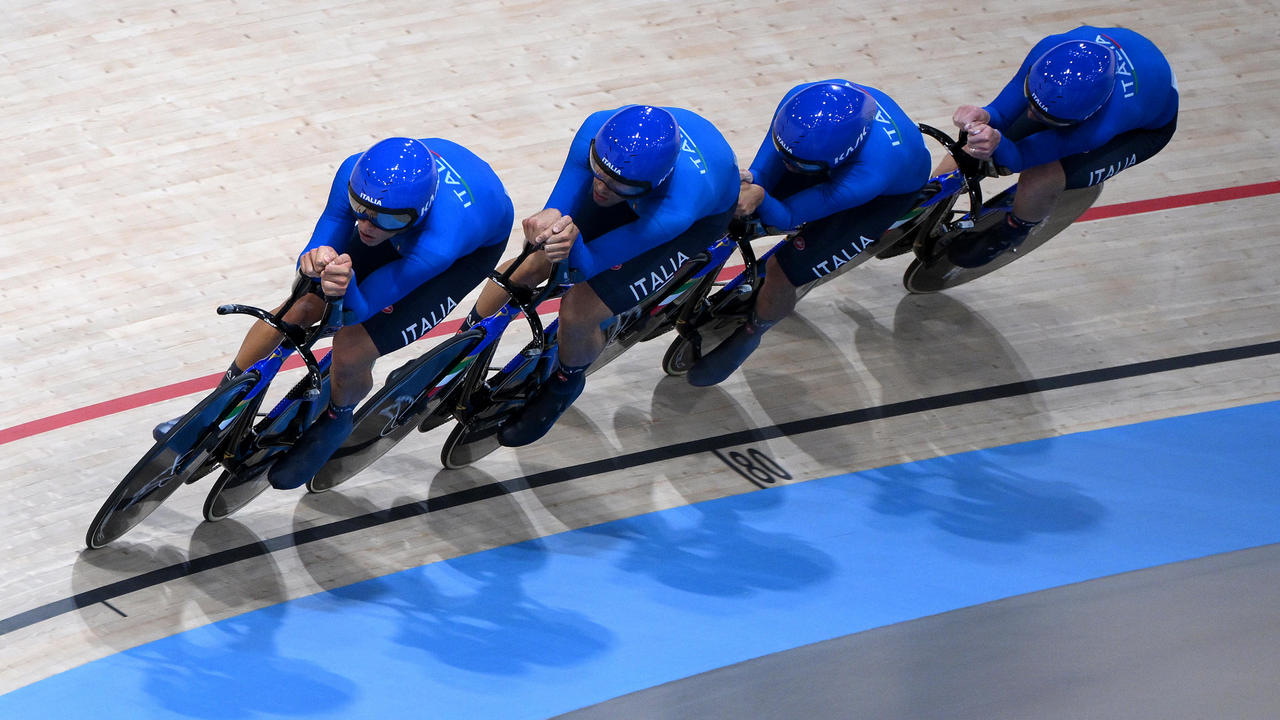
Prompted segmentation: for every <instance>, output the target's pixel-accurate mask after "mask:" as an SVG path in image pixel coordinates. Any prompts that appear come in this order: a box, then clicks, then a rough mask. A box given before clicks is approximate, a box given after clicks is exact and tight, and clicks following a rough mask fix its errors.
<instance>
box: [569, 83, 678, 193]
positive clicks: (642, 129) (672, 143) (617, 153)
mask: <svg viewBox="0 0 1280 720" xmlns="http://www.w3.org/2000/svg"><path fill="white" fill-rule="evenodd" d="M679 154H680V126H679V125H677V124H676V118H675V116H674V115H672V114H671V113H670V112H668V111H666V110H663V109H662V108H660V107H653V106H652V105H631V106H630V107H625V108H622V109H621V110H619V111H618V112H616V113H614V114H613V116H612V117H610V118H609V119H608V120H605V122H604V125H602V126H600V130H599V132H597V133H596V136H595V138H594V139H592V141H591V164H592V166H593V167H592V172H595V173H596V174H597V176H599V177H600V178H601V179H602V180H606V179H607V180H610V181H612V182H611V183H610V187H611V189H613V190H614V192H617V193H618V194H619V195H622V196H624V197H634V196H636V195H643V194H644V193H646V192H648V191H650V190H652V189H653V188H656V187H658V186H659V185H661V184H662V182H663V181H664V180H666V179H667V177H668V176H670V175H671V171H672V170H674V169H675V166H676V157H677V156H678V155H679Z"/></svg>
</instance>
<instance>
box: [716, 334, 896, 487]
mask: <svg viewBox="0 0 1280 720" xmlns="http://www.w3.org/2000/svg"><path fill="white" fill-rule="evenodd" d="M770 344H774V348H773V350H774V352H775V354H774V355H773V357H791V356H792V355H793V351H791V350H788V349H787V348H788V347H800V348H802V350H800V351H799V353H795V354H802V355H803V356H804V357H807V358H821V359H822V362H821V363H820V365H821V367H822V370H821V375H820V376H814V375H806V374H804V373H803V371H801V370H800V368H801V367H813V365H814V363H812V362H809V363H804V364H803V365H802V364H801V363H799V362H787V363H784V364H779V365H776V366H775V365H772V364H770V363H767V362H760V361H761V360H765V357H761V358H755V357H754V355H753V358H752V359H749V360H748V361H747V363H746V364H745V365H744V366H743V368H742V370H741V372H742V375H743V377H744V379H745V380H746V381H747V385H748V386H749V387H750V388H751V393H752V396H753V397H754V398H755V400H756V402H757V403H758V404H759V405H760V408H761V409H762V410H764V412H765V413H766V414H767V415H768V416H769V419H770V420H772V421H773V422H774V423H775V424H783V423H789V422H796V421H805V420H811V419H820V418H823V417H826V416H829V415H832V414H835V413H841V412H844V411H847V410H849V409H852V408H860V407H867V406H869V405H871V404H873V401H872V399H871V397H870V395H869V394H868V393H867V391H866V390H865V389H864V388H865V382H864V381H863V380H862V379H860V378H859V377H858V373H857V372H856V371H855V369H854V368H853V366H852V364H851V363H850V362H849V361H848V360H846V359H845V353H844V351H843V350H842V349H841V348H840V347H839V344H838V343H837V342H836V341H834V340H833V339H832V338H831V337H830V336H829V335H828V334H827V333H826V332H824V331H823V330H821V329H820V328H819V327H818V326H816V325H814V324H813V323H812V322H810V321H809V320H808V319H806V318H805V317H804V316H803V315H800V314H798V313H797V314H792V315H791V316H790V317H788V318H787V319H786V320H785V321H783V322H781V323H779V324H778V326H777V327H775V328H774V329H773V330H771V331H770V332H769V334H767V335H765V337H764V341H763V343H762V345H761V348H760V350H757V351H756V354H763V353H762V351H768V350H769V347H768V346H769V345H770ZM752 360H756V362H752ZM873 432H874V428H873V427H871V425H870V424H869V423H859V424H855V425H847V426H844V427H842V428H840V429H839V431H838V432H834V433H833V432H796V433H792V434H790V435H789V436H788V437H787V440H788V441H790V442H791V443H792V444H794V445H795V446H796V447H797V448H799V449H800V450H801V451H803V452H804V453H805V454H806V455H808V456H809V457H810V458H811V459H812V460H814V461H816V462H818V463H819V464H821V465H822V466H824V467H827V468H831V469H833V470H835V471H838V472H847V471H848V467H849V463H850V459H851V458H857V457H858V456H859V454H860V453H861V451H862V448H865V447H868V446H870V445H871V444H872V443H875V442H876V440H875V437H874V435H873Z"/></svg>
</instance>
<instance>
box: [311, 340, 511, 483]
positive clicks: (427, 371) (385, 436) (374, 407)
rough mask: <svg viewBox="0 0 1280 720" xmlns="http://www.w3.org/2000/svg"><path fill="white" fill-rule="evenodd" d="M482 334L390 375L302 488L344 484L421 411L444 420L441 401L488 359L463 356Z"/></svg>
mask: <svg viewBox="0 0 1280 720" xmlns="http://www.w3.org/2000/svg"><path fill="white" fill-rule="evenodd" d="M483 338H484V331H482V330H469V331H467V332H465V333H462V334H459V335H454V336H453V337H451V338H449V339H447V340H445V341H444V342H442V343H440V344H439V345H437V346H436V347H434V348H432V349H431V350H430V351H428V352H426V353H424V354H423V355H422V356H421V357H419V358H417V359H415V360H412V361H410V362H409V363H408V364H407V365H405V366H404V367H403V368H400V369H398V370H397V371H396V372H395V373H393V374H394V375H396V380H395V382H392V383H388V384H387V385H385V386H383V388H382V389H381V390H380V391H378V393H377V394H375V395H374V396H373V397H372V398H370V399H369V401H368V402H366V403H365V404H364V405H362V406H361V407H360V409H359V410H358V411H357V412H356V417H355V427H354V429H352V431H351V435H349V436H348V437H347V439H346V441H345V442H343V443H342V445H341V446H340V447H339V448H338V449H337V450H336V451H335V452H334V454H333V457H332V458H330V459H329V462H328V463H325V465H324V467H322V468H321V469H320V472H318V473H316V476H315V477H313V478H311V479H310V480H309V481H307V490H308V491H310V492H313V493H320V492H325V491H326V490H330V489H332V488H335V487H337V486H338V485H341V484H342V483H344V482H346V481H347V480H348V479H350V478H351V477H352V476H354V475H355V474H356V473H358V472H360V471H361V470H364V469H365V468H366V467H369V465H371V464H373V462H374V461H375V460H377V459H378V458H380V457H382V456H383V455H384V454H386V453H387V451H388V450H390V449H391V448H392V447H395V445H396V443H398V442H400V441H401V440H403V439H404V437H405V436H406V435H408V434H409V433H410V432H412V431H413V429H414V428H415V427H417V426H418V424H419V422H420V421H421V420H423V418H425V417H426V416H427V415H432V414H435V413H437V412H439V413H441V414H442V415H443V418H442V419H441V420H440V422H441V423H443V422H444V421H445V420H447V419H448V417H449V413H448V411H447V410H446V409H445V408H443V407H442V404H443V403H444V402H445V401H446V400H448V399H449V398H450V396H452V394H453V390H454V388H455V387H456V386H457V384H459V383H461V382H463V381H464V380H465V379H466V378H467V375H468V370H469V369H470V368H471V367H473V364H474V363H475V362H486V363H487V362H488V361H487V359H485V358H484V357H481V356H483V355H486V354H488V353H489V352H490V351H489V349H488V348H486V352H482V353H479V354H478V355H476V356H474V357H468V354H469V353H470V352H471V351H472V350H474V349H475V347H476V345H478V344H480V341H481V340H482V339H483Z"/></svg>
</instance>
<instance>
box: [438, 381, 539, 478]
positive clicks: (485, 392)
mask: <svg viewBox="0 0 1280 720" xmlns="http://www.w3.org/2000/svg"><path fill="white" fill-rule="evenodd" d="M545 361H546V358H545V357H531V358H526V359H525V360H524V361H523V362H522V363H520V364H519V365H518V366H516V367H515V369H513V370H512V371H511V372H509V373H502V372H499V373H498V374H497V375H495V376H494V377H493V378H491V379H490V380H489V383H488V384H487V385H486V386H485V387H484V388H483V389H481V390H479V391H477V392H474V393H473V394H472V395H473V396H472V397H471V398H470V399H468V402H469V403H472V406H471V407H470V408H469V409H468V412H467V419H465V420H460V421H459V422H458V424H457V425H456V426H455V427H454V428H453V430H451V431H450V432H449V437H448V438H446V439H445V441H444V446H443V447H441V448H440V464H441V465H443V466H445V467H446V468H450V469H455V470H456V469H458V468H462V467H466V466H468V465H470V464H471V463H473V462H475V461H477V460H479V459H480V458H483V457H485V456H486V455H488V454H489V453H492V452H493V451H494V450H497V449H498V448H499V447H501V446H502V445H501V443H499V442H498V429H499V428H500V427H501V426H502V423H504V422H506V421H507V419H508V418H510V417H512V416H514V415H515V414H516V413H518V412H519V411H520V409H521V408H523V407H524V404H525V403H526V402H528V400H529V397H530V395H532V393H533V391H534V389H535V388H537V386H538V384H539V383H540V382H541V381H542V380H543V379H545V378H546V376H547V373H549V372H550V371H549V370H548V369H547V368H546V362H545Z"/></svg>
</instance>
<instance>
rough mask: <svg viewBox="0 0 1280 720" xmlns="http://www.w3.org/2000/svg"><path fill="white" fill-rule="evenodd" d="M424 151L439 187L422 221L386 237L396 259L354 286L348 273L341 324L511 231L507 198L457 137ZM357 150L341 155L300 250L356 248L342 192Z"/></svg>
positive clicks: (431, 143) (363, 316)
mask: <svg viewBox="0 0 1280 720" xmlns="http://www.w3.org/2000/svg"><path fill="white" fill-rule="evenodd" d="M422 142H423V143H425V144H426V146H427V147H428V148H430V150H431V154H432V156H433V157H434V158H435V161H436V169H437V171H438V172H439V174H440V186H439V190H438V191H437V193H436V199H435V202H434V203H433V204H432V206H431V208H430V210H429V211H428V212H427V217H426V219H425V220H424V221H423V222H422V223H420V224H418V225H416V226H414V227H411V228H409V229H408V230H405V231H404V232H400V233H397V234H395V235H393V236H391V238H390V239H389V240H387V241H386V242H388V243H390V244H391V245H393V246H394V247H395V249H396V251H397V252H399V254H400V255H401V257H400V258H397V259H395V260H392V261H391V262H388V263H387V264H385V265H383V266H382V267H379V268H378V269H376V270H374V271H373V272H372V273H370V274H369V275H368V277H365V278H364V279H363V280H362V281H361V282H359V284H357V282H356V280H355V278H352V281H351V284H350V285H349V286H348V288H347V294H346V297H345V299H344V308H343V324H345V325H355V324H358V323H362V322H364V321H365V320H368V319H369V318H370V317H372V316H373V315H374V314H376V313H378V312H379V311H381V310H382V309H383V308H385V307H388V306H391V305H393V304H394V303H396V302H397V301H399V300H400V299H401V298H403V297H405V295H407V294H408V293H409V292H411V291H412V290H414V289H415V288H417V287H418V286H420V285H422V284H423V283H425V282H427V281H428V280H431V279H432V278H434V277H436V276H437V275H439V274H440V273H441V272H442V271H444V270H445V269H446V268H448V267H449V266H450V265H452V264H453V263H454V262H455V261H457V260H458V259H459V258H462V257H464V256H466V255H469V254H471V253H472V252H474V251H475V250H477V249H479V248H481V247H485V246H490V245H495V244H498V243H503V244H505V243H506V242H507V238H508V237H509V235H510V233H511V226H512V221H513V219H514V212H515V211H514V208H513V207H512V204H511V198H510V197H508V196H507V191H506V189H505V188H504V187H503V186H502V182H501V181H500V180H499V179H498V176H497V174H495V173H494V171H493V169H492V168H490V167H489V165H488V163H486V162H484V161H483V160H481V159H480V158H479V157H476V155H475V154H474V153H472V152H471V151H470V150H467V149H466V148H464V147H462V146H461V145H458V144H456V143H453V142H450V141H448V140H443V139H441V138H424V139H423V140H422ZM360 155H361V153H356V154H355V155H352V156H351V157H349V158H347V159H346V160H345V161H343V163H342V165H341V166H340V167H339V168H338V172H337V174H336V175H334V178H333V185H332V187H330V189H329V199H328V202H327V204H326V205H325V208H324V212H323V213H321V215H320V219H319V220H318V221H317V222H316V227H315V230H314V231H313V232H312V234H311V241H310V242H308V243H307V247H306V249H305V250H303V252H304V253H305V252H306V251H308V250H312V249H314V248H317V247H320V246H322V245H327V246H329V247H332V248H333V249H334V250H336V251H338V252H339V253H346V252H352V251H353V250H359V249H360V248H361V247H362V246H363V245H364V243H362V242H361V240H360V237H359V235H358V234H357V233H356V230H355V226H356V215H355V212H354V211H352V209H351V204H350V202H349V200H348V195H347V183H348V181H349V179H350V178H351V170H352V168H354V167H355V164H356V161H357V160H359V159H360Z"/></svg>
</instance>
